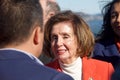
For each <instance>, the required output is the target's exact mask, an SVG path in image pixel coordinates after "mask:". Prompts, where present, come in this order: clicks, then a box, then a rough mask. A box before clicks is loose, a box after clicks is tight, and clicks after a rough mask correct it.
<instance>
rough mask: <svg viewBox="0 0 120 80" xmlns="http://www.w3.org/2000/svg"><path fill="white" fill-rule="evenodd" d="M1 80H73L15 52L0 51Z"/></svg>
mask: <svg viewBox="0 0 120 80" xmlns="http://www.w3.org/2000/svg"><path fill="white" fill-rule="evenodd" d="M0 80H73V79H72V78H71V77H70V76H68V75H66V74H64V73H60V72H57V71H56V70H54V69H51V68H48V67H46V66H44V65H41V64H39V63H37V62H36V61H35V60H32V59H31V58H30V57H29V56H28V55H26V54H23V53H22V52H18V51H14V50H0Z"/></svg>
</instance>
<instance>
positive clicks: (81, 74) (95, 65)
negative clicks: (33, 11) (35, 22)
mask: <svg viewBox="0 0 120 80" xmlns="http://www.w3.org/2000/svg"><path fill="white" fill-rule="evenodd" d="M93 47H94V36H93V34H92V32H91V30H90V28H89V26H88V25H87V24H86V22H85V21H84V20H83V19H82V18H81V17H79V16H78V15H76V14H75V13H73V12H72V11H64V12H60V13H58V14H56V15H54V16H53V17H51V18H50V19H49V20H48V22H47V23H46V25H45V35H44V49H43V50H45V51H48V52H47V53H46V54H47V55H49V56H51V57H53V58H54V61H53V62H50V63H49V64H46V66H49V67H51V68H54V69H56V70H58V71H60V72H64V73H66V74H68V75H70V76H72V77H73V78H74V80H90V79H93V80H110V76H111V74H112V72H113V67H112V65H111V64H110V63H106V62H102V61H98V60H94V59H91V58H90V56H91V52H92V51H93ZM103 68H104V71H103V70H102V69H103Z"/></svg>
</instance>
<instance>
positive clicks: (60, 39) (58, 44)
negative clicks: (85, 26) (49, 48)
mask: <svg viewBox="0 0 120 80" xmlns="http://www.w3.org/2000/svg"><path fill="white" fill-rule="evenodd" d="M56 44H57V46H61V45H62V44H63V39H62V38H58V40H57V42H56Z"/></svg>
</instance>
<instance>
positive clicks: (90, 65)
mask: <svg viewBox="0 0 120 80" xmlns="http://www.w3.org/2000/svg"><path fill="white" fill-rule="evenodd" d="M96 69H97V68H96V65H95V63H94V62H93V60H92V59H89V58H87V57H84V58H83V59H82V80H95V79H96V77H98V76H97V75H96V73H95V71H96Z"/></svg>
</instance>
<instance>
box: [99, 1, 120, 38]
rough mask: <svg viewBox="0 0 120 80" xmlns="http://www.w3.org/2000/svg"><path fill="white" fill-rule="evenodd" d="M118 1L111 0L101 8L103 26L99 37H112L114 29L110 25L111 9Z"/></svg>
mask: <svg viewBox="0 0 120 80" xmlns="http://www.w3.org/2000/svg"><path fill="white" fill-rule="evenodd" d="M118 2H120V0H112V1H111V2H109V3H108V4H106V5H105V6H104V7H103V9H102V14H103V27H102V31H101V33H100V35H99V36H98V37H99V39H100V40H101V39H103V40H104V39H106V38H107V39H110V38H114V35H115V33H114V31H113V29H112V26H111V10H112V7H113V6H114V4H115V3H118Z"/></svg>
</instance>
